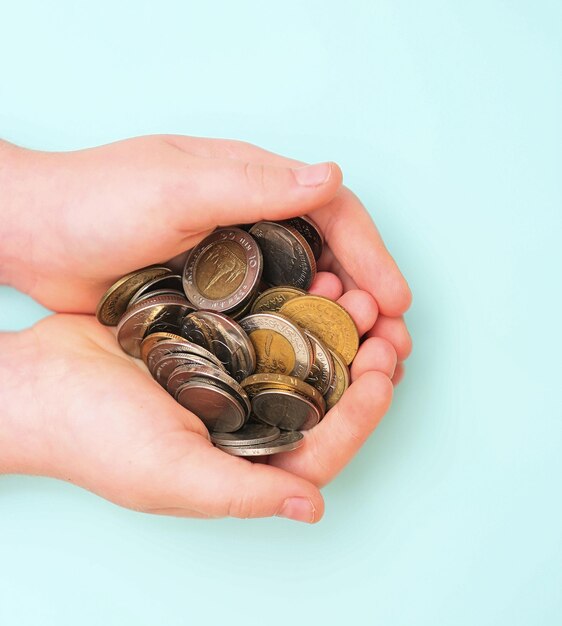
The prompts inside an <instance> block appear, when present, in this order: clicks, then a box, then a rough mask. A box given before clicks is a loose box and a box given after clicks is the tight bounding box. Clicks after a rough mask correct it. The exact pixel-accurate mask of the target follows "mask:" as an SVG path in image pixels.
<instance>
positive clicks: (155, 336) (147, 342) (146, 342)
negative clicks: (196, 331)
mask: <svg viewBox="0 0 562 626" xmlns="http://www.w3.org/2000/svg"><path fill="white" fill-rule="evenodd" d="M165 339H171V340H173V341H187V339H184V338H183V337H180V335H176V334H175V333H150V335H146V336H145V338H144V339H143V340H142V341H141V349H140V356H141V359H142V360H143V361H144V362H145V363H146V358H147V357H148V353H149V352H150V351H151V350H152V348H153V347H154V346H155V345H156V344H157V343H158V342H159V341H164V340H165Z"/></svg>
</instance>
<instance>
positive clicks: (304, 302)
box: [281, 295, 359, 364]
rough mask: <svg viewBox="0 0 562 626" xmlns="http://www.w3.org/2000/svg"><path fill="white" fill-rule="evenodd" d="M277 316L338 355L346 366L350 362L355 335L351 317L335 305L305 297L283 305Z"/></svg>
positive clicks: (357, 344) (318, 298)
mask: <svg viewBox="0 0 562 626" xmlns="http://www.w3.org/2000/svg"><path fill="white" fill-rule="evenodd" d="M281 313H282V314H283V315H286V316H287V317H288V318H289V319H292V320H293V321H294V322H296V323H297V324H299V325H300V326H302V327H303V328H306V329H307V330H309V331H310V332H312V333H314V334H315V335H316V336H317V337H318V339H320V340H321V341H323V342H324V343H325V344H326V345H327V346H328V348H330V349H331V350H335V351H336V352H339V353H340V354H341V355H342V356H343V358H344V359H345V362H346V363H347V364H349V363H351V361H353V359H354V357H355V355H356V354H357V350H358V348H359V334H358V332H357V327H356V326H355V322H354V321H353V319H352V318H351V315H349V313H348V312H347V311H346V310H345V309H344V308H343V307H341V306H340V305H339V304H337V303H336V302H333V301H332V300H328V298H324V297H322V296H311V295H307V296H302V297H301V298H294V299H293V300H289V301H288V302H286V303H285V304H284V305H283V306H282V307H281Z"/></svg>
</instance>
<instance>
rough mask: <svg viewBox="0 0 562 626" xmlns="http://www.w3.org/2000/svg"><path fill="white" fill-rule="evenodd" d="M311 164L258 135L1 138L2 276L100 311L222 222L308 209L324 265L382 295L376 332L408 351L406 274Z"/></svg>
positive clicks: (325, 172)
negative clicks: (111, 289)
mask: <svg viewBox="0 0 562 626" xmlns="http://www.w3.org/2000/svg"><path fill="white" fill-rule="evenodd" d="M301 168H303V164H302V163H299V162H297V161H294V160H290V159H286V158H284V157H281V156H278V155H274V154H272V153H270V152H267V151H265V150H262V149H260V148H257V147H255V146H252V145H250V144H246V143H242V142H236V141H228V140H213V139H199V138H191V137H183V136H150V137H139V138H136V139H129V140H126V141H120V142H118V143H114V144H110V145H107V146H102V147H99V148H93V149H89V150H83V151H78V152H69V153H43V152H33V151H28V150H23V149H19V148H16V147H15V146H10V145H8V144H1V145H0V183H1V186H2V189H3V202H4V204H5V206H4V208H3V218H4V221H3V224H2V228H3V231H4V233H3V236H2V245H3V251H2V256H3V259H2V261H3V263H2V265H3V267H2V268H0V274H2V273H3V274H4V278H5V279H6V280H8V281H9V282H11V283H12V284H14V285H15V286H17V287H18V288H20V289H23V290H24V291H26V292H28V293H29V294H30V295H31V296H33V297H34V298H35V299H37V300H38V301H39V302H41V303H42V304H44V305H45V306H47V307H49V308H51V309H53V310H55V311H62V312H84V313H92V312H93V311H94V310H95V307H96V304H97V302H98V300H99V298H100V296H101V295H102V293H103V292H104V291H105V289H106V288H107V287H108V286H109V285H110V284H111V283H112V282H113V281H114V280H115V279H116V278H118V277H119V276H122V275H124V274H126V273H128V272H130V271H132V270H134V269H137V268H139V267H143V266H145V265H149V264H152V263H160V262H164V261H166V260H168V259H170V258H172V257H174V256H176V255H177V254H179V253H181V252H183V251H185V250H187V249H188V248H190V247H192V246H193V245H195V244H196V243H197V242H198V241H199V240H200V239H201V238H202V237H203V236H204V235H206V234H207V233H208V232H210V231H212V230H213V229H214V228H215V227H216V226H217V225H226V224H239V223H248V222H255V221H258V220H260V219H273V220H276V219H283V218H287V217H291V216H295V215H298V214H301V215H302V214H304V213H308V214H309V215H311V217H313V219H314V220H315V221H316V222H317V223H318V225H319V226H320V228H321V229H322V231H323V233H324V235H325V238H326V243H327V246H326V249H325V252H324V254H323V257H322V259H321V260H320V263H319V267H320V269H321V270H328V271H329V272H333V273H335V274H336V276H338V277H339V279H340V280H341V281H342V283H343V287H344V288H345V290H349V289H356V288H359V289H363V290H365V291H366V292H367V293H369V294H371V295H372V296H373V297H374V298H375V300H376V302H377V304H378V307H379V309H380V312H381V314H382V315H380V316H379V321H378V322H377V326H376V327H374V328H372V329H370V330H369V333H370V334H371V335H373V336H379V337H384V338H386V339H388V340H389V341H390V342H391V343H392V344H393V345H394V347H395V349H396V351H397V353H398V356H399V360H400V361H401V360H403V359H404V358H405V357H406V356H407V354H408V352H409V350H410V339H409V335H408V332H407V330H406V327H405V325H404V322H403V320H402V319H401V318H400V316H401V315H402V313H404V311H405V310H406V309H407V308H408V306H409V304H410V291H409V289H408V286H407V284H406V282H405V280H404V278H403V277H402V275H401V274H400V272H399V270H398V268H397V267H396V265H395V263H394V261H393V260H392V258H391V256H390V255H389V253H388V252H387V250H386V249H385V247H384V244H383V242H382V240H381V238H380V236H379V234H378V232H377V230H376V228H375V225H374V224H373V222H372V220H371V218H370V217H369V215H368V213H367V212H366V210H365V209H364V207H363V206H362V205H361V203H360V202H359V200H358V199H357V198H356V197H355V196H354V195H353V194H352V193H351V192H350V191H349V190H348V189H345V188H342V187H341V172H340V170H339V168H338V167H337V165H335V164H333V163H332V164H321V165H317V166H311V167H310V168H304V169H301ZM6 211H7V212H6ZM0 278H1V276H0ZM327 280H328V281H329V280H331V278H330V277H328V278H327ZM337 282H338V284H339V281H337ZM399 375H400V368H398V370H397V376H399Z"/></svg>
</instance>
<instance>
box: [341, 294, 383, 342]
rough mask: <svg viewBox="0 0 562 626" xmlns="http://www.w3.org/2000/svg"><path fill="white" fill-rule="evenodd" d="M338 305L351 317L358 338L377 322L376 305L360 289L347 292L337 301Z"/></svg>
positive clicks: (371, 297)
mask: <svg viewBox="0 0 562 626" xmlns="http://www.w3.org/2000/svg"><path fill="white" fill-rule="evenodd" d="M338 304H339V305H341V306H342V307H343V308H344V309H345V310H346V311H347V312H348V313H349V314H350V315H351V317H352V318H353V321H354V322H355V326H356V327H357V332H358V333H359V336H360V337H361V336H362V335H364V334H365V333H366V332H367V331H368V330H370V329H371V328H372V327H373V325H374V324H375V322H376V320H377V316H378V312H379V310H378V307H377V303H376V302H375V299H374V298H373V296H371V295H370V294H368V293H367V292H366V291H361V290H360V289H355V290H353V291H347V292H346V293H344V294H343V296H342V297H341V298H340V299H339V300H338Z"/></svg>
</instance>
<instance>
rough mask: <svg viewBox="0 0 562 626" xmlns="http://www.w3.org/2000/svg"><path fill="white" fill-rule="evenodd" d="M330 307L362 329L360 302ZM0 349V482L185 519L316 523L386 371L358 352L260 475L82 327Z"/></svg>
mask: <svg viewBox="0 0 562 626" xmlns="http://www.w3.org/2000/svg"><path fill="white" fill-rule="evenodd" d="M341 303H342V304H344V305H345V306H346V307H347V308H348V310H349V311H350V313H351V314H352V315H353V316H354V318H355V321H356V323H357V324H358V326H359V329H360V331H364V330H365V329H366V328H367V327H370V326H372V325H373V320H374V316H375V315H376V307H374V306H373V301H372V298H371V297H370V296H369V295H368V294H365V293H363V292H360V291H353V292H349V293H348V294H346V295H345V296H343V297H342V299H341ZM2 340H3V341H2V344H1V347H2V353H1V354H0V375H2V378H3V385H4V388H5V391H6V393H5V394H4V395H3V401H4V406H3V423H2V429H0V451H1V452H2V454H1V455H0V457H1V458H0V472H22V473H37V474H42V475H47V476H54V477H58V478H62V479H65V480H68V481H71V482H73V483H76V484H78V485H81V486H83V487H85V488H87V489H90V490H91V491H93V492H95V493H98V494H100V495H102V496H104V497H106V498H108V499H109V500H112V501H114V502H116V503H118V504H121V505H123V506H127V507H130V508H133V509H137V510H142V511H149V512H155V513H165V514H173V515H182V516H189V517H219V516H225V515H232V516H235V517H262V516H270V515H278V514H281V515H284V516H288V517H292V518H295V519H298V520H301V521H306V522H312V521H317V520H318V519H320V517H321V516H322V513H323V501H322V496H321V495H320V492H319V490H318V486H320V485H322V484H324V483H326V482H328V481H329V480H330V479H331V478H332V477H333V476H334V475H335V474H336V473H337V472H338V471H339V470H340V469H341V468H342V467H343V466H344V465H345V464H346V463H347V461H348V460H349V458H350V457H351V456H352V455H353V454H354V452H355V451H356V450H357V448H358V447H359V446H360V445H361V443H362V442H363V441H364V439H365V438H366V437H367V435H368V434H369V433H370V431H371V430H373V428H374V427H375V426H376V424H377V423H378V421H379V420H380V418H381V417H382V415H383V414H384V412H385V411H386V409H387V407H388V405H389V403H390V400H391V395H392V385H391V383H390V379H389V376H391V375H392V372H393V370H394V366H395V363H396V355H395V354H394V351H393V350H392V348H391V347H390V345H389V344H388V343H387V342H385V341H384V340H380V339H370V340H368V341H367V342H365V343H364V344H363V346H362V347H361V349H360V351H359V353H358V355H357V357H356V359H355V362H354V365H353V368H352V375H353V379H354V380H355V382H354V383H353V384H352V385H351V387H350V388H349V389H348V391H347V392H346V394H345V395H344V397H343V398H342V400H341V401H340V402H339V403H338V405H337V406H336V407H335V408H333V409H332V410H331V411H330V412H329V413H328V414H327V415H326V417H325V418H324V420H323V421H322V422H321V423H320V424H319V425H318V426H317V427H315V428H314V429H312V430H311V431H308V432H307V433H306V434H305V441H304V444H303V446H302V447H301V448H300V449H299V450H298V451H295V452H292V453H288V454H280V455H277V456H274V457H270V465H267V464H262V463H251V462H248V461H247V460H245V459H240V458H236V457H232V456H229V455H228V454H226V453H224V452H222V451H220V450H219V449H217V448H214V447H213V446H212V445H211V443H210V442H209V439H208V434H207V431H206V429H205V427H204V425H203V423H202V422H201V421H200V420H199V419H198V418H197V417H196V416H195V415H193V414H192V413H190V412H189V411H187V410H186V409H184V408H183V407H182V406H180V405H179V404H178V403H177V402H175V401H174V400H173V399H172V398H171V397H170V396H169V395H168V394H167V393H166V391H164V389H162V388H160V387H159V386H158V385H157V384H156V383H155V381H153V380H152V379H151V378H150V376H149V375H148V373H147V372H146V371H143V370H144V366H143V364H142V363H141V362H140V361H138V360H135V359H132V358H130V357H128V356H127V355H126V354H124V353H123V352H122V350H121V349H120V347H119V346H118V344H117V342H116V341H115V337H114V334H113V331H112V330H110V329H108V328H106V327H103V326H101V325H100V324H99V323H98V322H97V321H96V320H95V319H94V318H93V317H90V316H81V315H54V316H51V317H48V318H46V319H45V320H43V321H41V322H39V323H38V324H37V325H36V326H35V327H34V328H32V329H30V330H28V331H24V332H22V333H18V334H16V335H9V336H5V337H3V338H2ZM10 390H11V393H10ZM293 498H297V499H296V500H293Z"/></svg>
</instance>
